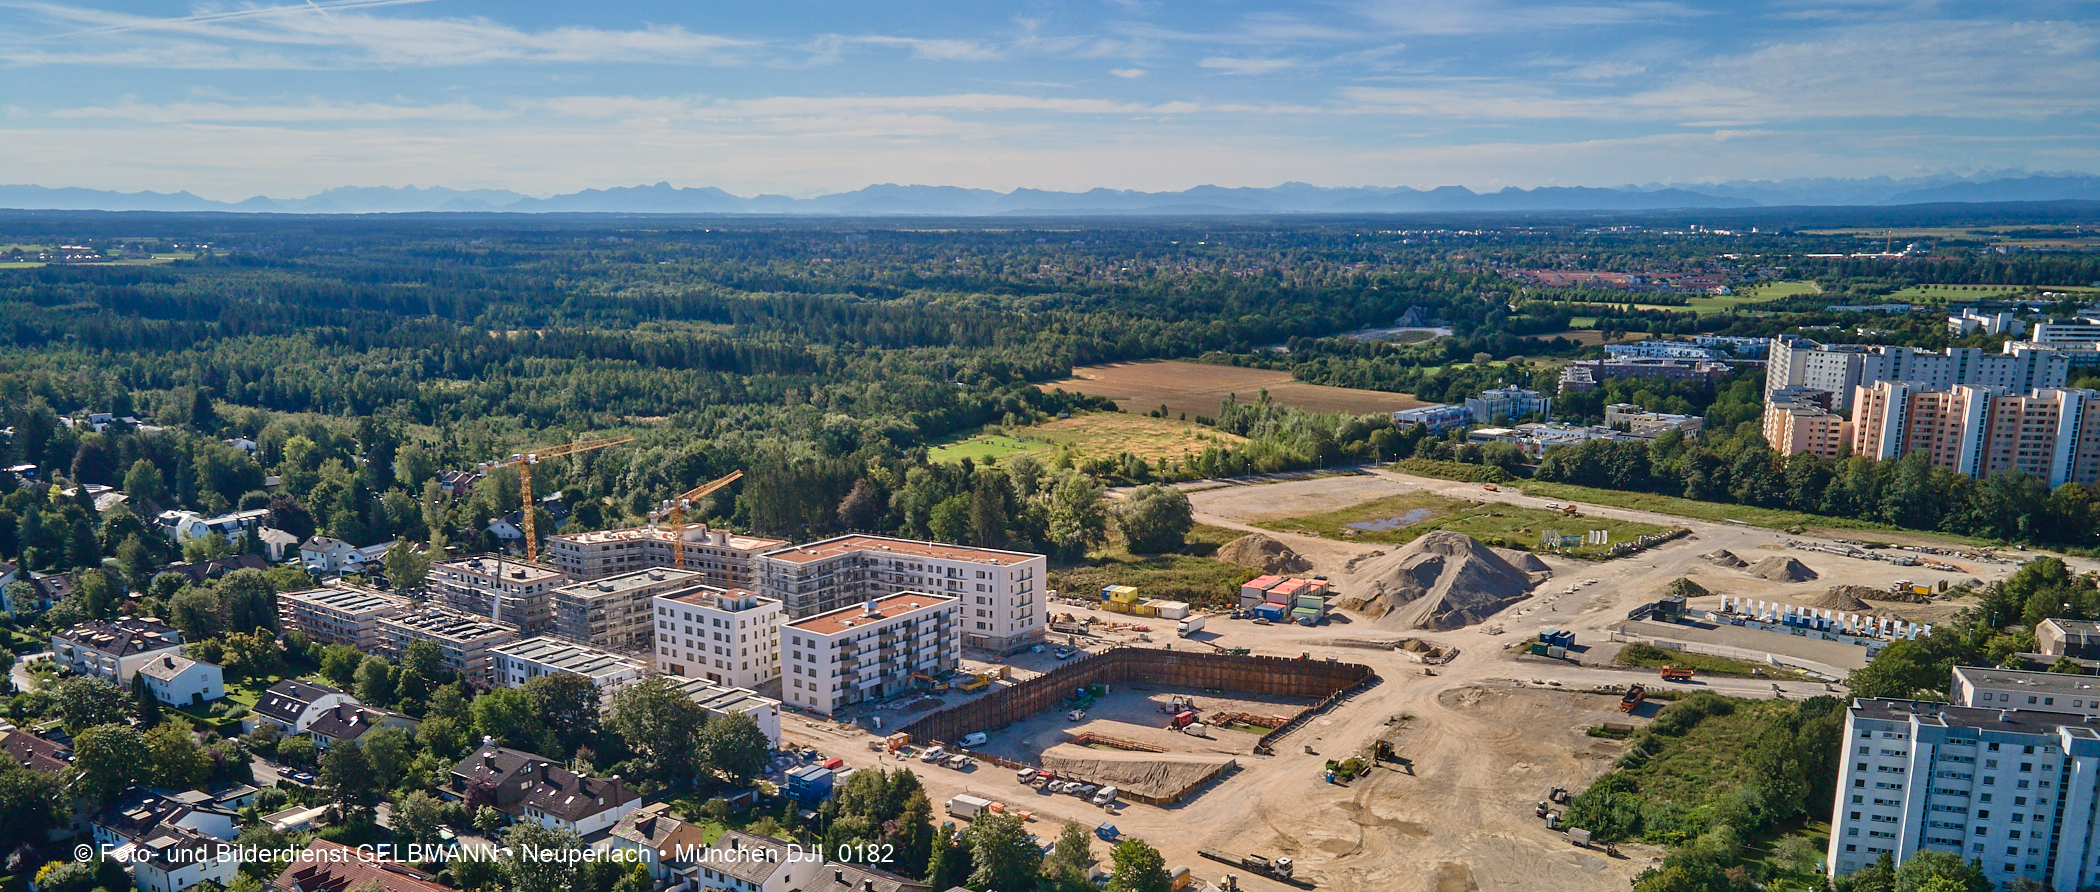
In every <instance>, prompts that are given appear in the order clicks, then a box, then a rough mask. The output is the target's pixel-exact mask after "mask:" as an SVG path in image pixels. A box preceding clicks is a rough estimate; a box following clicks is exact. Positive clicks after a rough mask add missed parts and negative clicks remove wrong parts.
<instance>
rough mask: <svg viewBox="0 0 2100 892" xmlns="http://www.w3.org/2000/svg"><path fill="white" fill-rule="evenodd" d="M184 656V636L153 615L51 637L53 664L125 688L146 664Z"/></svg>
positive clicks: (84, 626)
mask: <svg viewBox="0 0 2100 892" xmlns="http://www.w3.org/2000/svg"><path fill="white" fill-rule="evenodd" d="M165 656H177V657H179V656H182V633H180V632H177V631H175V629H173V628H172V627H170V626H169V625H168V624H167V623H164V622H161V621H160V620H159V619H158V618H155V617H150V616H127V617H122V618H120V619H114V620H89V621H87V622H84V623H81V624H80V625H77V626H74V627H72V628H70V629H67V630H65V631H63V632H59V633H56V634H54V635H52V636H51V662H53V663H55V664H57V665H58V667H59V668H61V669H67V670H71V671H72V672H74V673H76V674H79V675H87V676H92V677H95V678H100V679H105V680H108V681H112V682H115V683H116V684H117V685H118V686H120V687H122V686H125V685H129V684H131V677H132V676H133V675H137V674H138V671H139V670H140V669H141V668H143V667H144V666H145V665H146V664H148V663H151V662H154V661H156V660H158V659H160V658H161V657H165Z"/></svg>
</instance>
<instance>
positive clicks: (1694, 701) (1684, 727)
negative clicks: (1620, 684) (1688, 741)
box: [1647, 691, 1735, 737]
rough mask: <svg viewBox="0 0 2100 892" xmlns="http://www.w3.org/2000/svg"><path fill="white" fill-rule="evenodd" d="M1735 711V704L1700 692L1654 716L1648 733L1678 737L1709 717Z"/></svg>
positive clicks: (1715, 695) (1724, 698)
mask: <svg viewBox="0 0 2100 892" xmlns="http://www.w3.org/2000/svg"><path fill="white" fill-rule="evenodd" d="M1734 711H1735V704H1733V703H1730V702H1728V698H1726V697H1723V696H1721V695H1719V694H1714V693H1710V692H1707V691H1700V692H1699V693H1696V694H1693V695H1691V696H1689V697H1686V698H1684V699H1683V700H1679V701H1677V702H1676V703H1672V704H1670V705H1668V706H1665V707H1663V708H1662V711H1661V712H1658V713H1656V714H1655V721H1653V722H1650V723H1649V724H1648V729H1647V730H1648V731H1649V733H1651V734H1655V735H1658V736H1662V737H1679V736H1682V735H1683V734H1684V733H1685V732H1686V731H1690V730H1692V728H1693V726H1695V725H1698V724H1699V723H1700V722H1702V721H1705V720H1706V719H1707V718H1709V717H1711V716H1717V715H1727V714H1729V713H1731V712H1734Z"/></svg>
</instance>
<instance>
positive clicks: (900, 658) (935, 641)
mask: <svg viewBox="0 0 2100 892" xmlns="http://www.w3.org/2000/svg"><path fill="white" fill-rule="evenodd" d="M962 610H963V605H962V602H961V601H960V600H958V599H957V598H956V597H955V596H953V595H935V594H928V593H925V592H911V591H906V592H898V593H897V594H894V595H890V596H889V597H886V598H880V599H876V600H872V601H869V602H867V603H866V604H862V605H859V606H854V607H843V608H840V609H838V610H833V611H831V612H829V613H822V614H818V615H816V616H812V617H808V618H805V619H800V620H796V621H794V622H791V623H788V624H787V625H786V626H783V627H782V628H781V632H780V634H781V644H780V650H781V658H782V662H783V664H784V665H785V666H786V667H787V671H786V673H785V674H783V675H782V676H781V695H782V696H783V697H785V698H786V700H787V704H788V705H789V706H793V707H797V708H801V709H807V710H809V711H811V712H814V713H817V714H818V715H831V714H833V713H834V712H836V711H837V710H838V709H839V708H841V707H845V706H850V705H853V704H856V703H865V702H871V701H875V700H881V699H883V698H886V697H890V696H893V695H895V694H897V693H900V692H902V691H903V690H905V689H906V688H908V687H910V686H911V680H912V679H911V677H912V675H913V674H914V673H926V674H929V675H939V674H941V673H944V672H948V671H950V670H953V669H954V668H955V667H956V665H957V664H958V663H960V662H961V660H962V639H963V632H962V624H963V618H962Z"/></svg>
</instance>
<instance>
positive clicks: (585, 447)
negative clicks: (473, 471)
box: [475, 437, 634, 561]
mask: <svg viewBox="0 0 2100 892" xmlns="http://www.w3.org/2000/svg"><path fill="white" fill-rule="evenodd" d="M633 439H634V438H633V437H602V438H599V439H596V440H584V441H582V442H579V443H565V444H562V445H560V446H550V447H548V448H546V449H539V450H534V451H532V452H520V453H517V454H516V455H512V456H511V457H509V458H499V459H497V460H495V461H485V462H482V463H481V464H479V465H476V466H475V467H477V468H479V469H481V471H483V472H484V473H486V472H488V471H493V470H495V469H497V468H508V467H513V466H515V467H516V468H517V469H518V489H519V491H520V492H521V493H522V494H523V495H524V497H525V498H524V501H525V506H524V510H522V511H520V512H518V513H519V514H520V515H522V516H523V517H524V519H525V558H526V559H527V560H531V561H538V560H539V559H540V540H539V536H538V535H537V532H536V531H535V530H534V529H533V520H532V509H533V508H534V507H535V506H534V504H533V501H532V466H533V465H536V464H539V461H540V459H543V458H559V457H561V456H564V455H575V454H577V453H579V452H591V451H593V450H597V449H604V448H605V447H607V446H618V445H620V444H621V443H626V442H630V441H632V440H633Z"/></svg>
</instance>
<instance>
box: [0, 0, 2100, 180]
mask: <svg viewBox="0 0 2100 892" xmlns="http://www.w3.org/2000/svg"><path fill="white" fill-rule="evenodd" d="M2096 111H2100V2H2096V0H2035V2H2012V3H2006V2H2002V0H2001V2H1978V3H1962V2H1945V3H1941V2H1911V0H1813V2H1811V0H1788V2H1777V3H1762V4H1749V3H1683V2H1674V0H1572V2H1540V3H1531V2H1520V0H1440V2H1439V0H1335V2H1300V3H1274V2H1217V3H1202V4H1199V3H1171V2H1157V0H1108V2H1097V0H1072V2H1058V0H1042V2H1029V0H1021V2H1013V0H917V2H909V3H897V2H889V3H866V2H862V3H814V2H805V0H759V2H753V0H744V2H736V3H722V2H684V3H669V2H629V0H592V2H587V3H577V2H563V3H549V2H540V0H508V2H479V0H300V2H247V3H227V2H212V3H187V4H185V3H176V2H147V0H77V2H63V3H60V2H42V0H0V181H4V182H8V183H34V184H39V185H45V186H83V187H90V188H101V189H122V190H137V189H152V190H156V191H175V190H184V189H186V190H189V191H191V192H194V193H196V194H199V195H202V196H204V197H207V198H215V199H221V200H239V199H242V198H247V197H249V196H253V195H258V194H266V195H271V196H275V197H280V198H283V197H298V196H304V195H308V194H311V193H313V192H316V191H319V190H322V189H326V188H331V187H335V186H346V185H356V186H401V185H419V186H448V187H452V188H459V189H472V188H502V189H513V190H516V191H519V192H524V193H527V194H532V195H548V194H554V193H561V192H571V191H575V190H578V189H584V188H604V187H609V186H622V185H637V184H644V183H656V182H661V181H668V182H670V183H672V184H673V185H677V186H716V187H720V188H723V189H726V190H728V191H730V192H733V193H736V194H739V195H753V194H758V193H762V192H775V193H783V194H790V195H798V196H806V195H813V194H819V193H824V192H835V191H844V190H850V189H856V188H860V187H862V186H865V185H868V184H871V183H918V184H928V185H952V186H969V187H977V188H989V189H997V190H1001V191H1005V190H1010V189H1014V188H1020V187H1026V188H1038V189H1057V190H1084V189H1090V188H1096V187H1106V188H1112V189H1143V190H1148V191H1159V190H1178V189H1184V188H1188V187H1191V186H1196V185H1203V184H1215V185H1222V186H1273V185H1276V184H1279V183H1283V182H1287V181H1298V182H1306V183H1311V184H1314V185H1319V186H1361V185H1375V186H1414V187H1417V188H1432V187H1436V186H1442V185H1453V184H1457V185H1464V186H1468V187H1471V188H1474V189H1476V190H1479V189H1499V188H1502V187H1505V186H1511V185H1515V186H1522V187H1533V186H1540V185H1588V186H1611V185H1621V184H1634V183H1657V182H1669V183H1700V182H1715V181H1724V180H1745V179H1749V180H1762V179H1791V178H1801V177H1874V176H1889V177H1911V176H1920V175H1930V174H1939V173H1962V174H1966V173H1972V172H1975V171H1979V170H2010V171H2021V170H2031V171H2088V172H2091V171H2100V114H2096Z"/></svg>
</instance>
